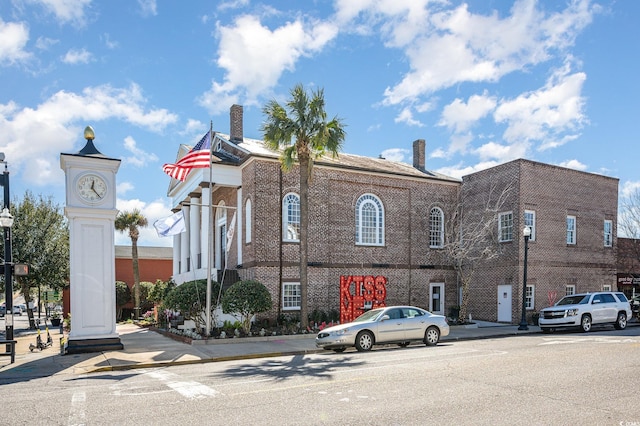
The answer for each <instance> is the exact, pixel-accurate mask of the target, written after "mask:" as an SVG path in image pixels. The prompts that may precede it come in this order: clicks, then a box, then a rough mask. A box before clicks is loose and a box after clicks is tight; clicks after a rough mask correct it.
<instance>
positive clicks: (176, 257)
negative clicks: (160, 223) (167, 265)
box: [173, 234, 182, 276]
mask: <svg viewBox="0 0 640 426" xmlns="http://www.w3.org/2000/svg"><path fill="white" fill-rule="evenodd" d="M181 235H182V234H177V235H174V236H173V275H174V276H176V275H178V274H179V273H180V267H179V265H180V239H181V238H182V237H181Z"/></svg>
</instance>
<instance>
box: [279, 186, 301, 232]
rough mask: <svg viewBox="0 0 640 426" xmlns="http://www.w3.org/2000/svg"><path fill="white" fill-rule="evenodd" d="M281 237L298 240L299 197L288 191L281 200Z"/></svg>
mask: <svg viewBox="0 0 640 426" xmlns="http://www.w3.org/2000/svg"><path fill="white" fill-rule="evenodd" d="M282 234H283V235H282V238H283V240H284V241H300V197H299V196H298V194H294V193H289V194H287V195H285V196H284V198H283V200H282Z"/></svg>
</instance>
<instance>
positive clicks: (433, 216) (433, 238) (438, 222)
mask: <svg viewBox="0 0 640 426" xmlns="http://www.w3.org/2000/svg"><path fill="white" fill-rule="evenodd" d="M443 245H444V213H442V210H441V209H440V208H438V207H434V208H432V209H431V211H430V212H429V247H431V248H442V246H443Z"/></svg>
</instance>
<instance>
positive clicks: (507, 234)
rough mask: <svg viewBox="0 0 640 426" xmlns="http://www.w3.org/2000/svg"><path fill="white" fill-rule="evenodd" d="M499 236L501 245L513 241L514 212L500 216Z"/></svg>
mask: <svg viewBox="0 0 640 426" xmlns="http://www.w3.org/2000/svg"><path fill="white" fill-rule="evenodd" d="M498 236H499V238H500V242H501V243H504V242H505V241H513V212H504V213H500V214H499V215H498Z"/></svg>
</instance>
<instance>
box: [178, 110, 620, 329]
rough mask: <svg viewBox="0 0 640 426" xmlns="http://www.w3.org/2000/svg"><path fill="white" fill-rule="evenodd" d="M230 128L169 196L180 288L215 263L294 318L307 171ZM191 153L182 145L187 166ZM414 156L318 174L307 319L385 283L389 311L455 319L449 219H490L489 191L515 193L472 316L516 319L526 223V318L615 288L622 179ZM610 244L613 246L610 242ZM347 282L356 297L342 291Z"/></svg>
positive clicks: (348, 162)
mask: <svg viewBox="0 0 640 426" xmlns="http://www.w3.org/2000/svg"><path fill="white" fill-rule="evenodd" d="M230 129H231V134H230V135H224V134H220V133H216V134H215V137H214V138H213V143H212V167H211V168H210V169H209V168H206V169H194V170H192V171H191V172H190V173H189V175H188V176H187V178H186V180H185V181H184V182H180V181H177V180H174V179H172V180H171V182H170V184H169V190H168V195H169V196H170V197H171V198H172V199H173V204H174V206H175V210H176V211H177V210H182V211H183V213H184V217H185V221H186V228H187V232H183V233H181V234H178V235H176V236H174V244H173V277H174V280H175V281H176V283H178V284H180V283H182V282H185V281H190V280H193V279H204V278H206V274H207V269H206V266H207V261H206V259H208V258H211V263H212V265H213V267H214V271H215V272H214V279H216V280H217V281H222V280H223V274H222V272H223V271H224V277H225V278H224V280H225V281H226V282H227V281H228V282H227V283H226V284H230V283H233V282H235V281H237V280H238V279H256V280H258V281H260V282H262V283H263V284H264V285H265V286H267V288H268V289H269V290H270V292H271V294H272V299H273V301H274V310H273V312H272V314H279V313H282V312H288V311H291V312H298V311H299V282H298V280H299V277H298V276H299V268H298V250H299V242H298V226H299V197H298V174H297V171H296V170H295V169H294V170H293V171H291V172H289V173H283V172H282V171H281V169H280V164H279V160H278V158H279V156H278V153H274V152H271V151H269V150H268V149H266V147H265V146H264V144H263V143H262V141H258V140H253V139H248V138H244V137H243V135H242V107H241V106H238V105H234V106H232V108H231V125H230ZM189 149H190V147H188V146H184V145H183V146H180V148H179V151H178V155H177V157H178V158H180V157H182V156H183V155H185V154H186V153H187V152H188V150H189ZM413 150H414V155H413V158H414V164H413V165H409V164H405V163H400V162H394V161H389V160H385V159H383V158H368V157H361V156H356V155H350V154H342V153H341V154H340V156H339V157H338V158H337V159H331V158H322V159H321V160H319V161H316V162H315V163H314V169H313V180H312V183H311V187H310V194H309V202H310V205H309V258H308V266H309V267H308V276H309V278H308V282H309V287H308V291H309V293H308V301H309V312H311V311H313V310H314V309H321V310H324V311H328V310H332V309H334V310H338V309H340V307H341V305H342V304H343V303H344V299H345V297H346V298H350V297H353V296H356V299H353V300H351V301H352V302H353V301H354V300H355V302H357V303H361V302H363V300H361V299H358V298H357V296H358V293H359V291H360V289H361V288H368V289H369V290H370V289H371V288H373V287H374V285H373V284H372V283H375V285H380V286H381V288H382V290H381V292H382V294H383V297H384V302H385V303H386V304H412V305H417V306H421V307H424V308H426V309H428V310H430V311H433V312H438V313H442V314H448V312H449V311H448V310H449V308H451V307H454V306H456V305H458V304H459V303H460V295H459V292H460V289H459V287H460V285H459V283H458V281H457V274H456V273H455V271H454V269H453V267H452V265H451V262H450V260H448V259H447V257H446V256H445V250H443V249H442V248H443V244H444V242H445V235H446V234H450V233H451V231H452V229H446V226H448V225H447V223H448V219H449V217H450V216H452V215H453V213H452V212H453V211H454V210H456V209H463V210H465V211H473V210H474V209H476V210H478V211H479V210H481V209H483V208H484V207H485V206H484V205H483V202H484V200H483V196H484V195H486V194H490V193H492V192H491V191H490V189H491V188H492V187H496V188H507V187H508V188H510V191H509V192H508V196H507V197H506V199H505V200H504V202H503V203H502V204H501V209H502V210H501V211H500V212H499V214H497V215H495V216H497V217H494V221H495V223H496V226H495V233H492V236H491V238H489V240H488V241H487V244H490V243H491V241H490V240H495V239H496V238H497V239H498V241H497V244H498V247H499V250H500V255H499V256H498V257H497V258H494V259H492V260H491V261H488V262H484V263H481V264H478V265H475V266H474V267H475V268H477V270H475V273H474V281H473V283H472V292H471V296H472V297H471V299H470V300H471V302H470V313H472V314H473V317H474V318H477V319H485V320H492V321H496V320H498V321H504V322H517V321H518V319H519V317H520V312H521V309H520V306H521V300H522V298H521V297H520V296H518V295H521V294H522V272H523V252H524V248H523V247H524V243H523V242H524V240H523V238H522V234H521V230H522V228H523V227H524V221H525V217H526V220H527V224H528V225H529V226H531V227H532V230H533V235H532V238H531V241H530V243H529V259H530V260H529V262H528V266H529V277H530V278H529V279H528V281H527V284H528V291H529V294H528V308H529V309H531V310H533V309H534V308H535V309H539V308H541V307H543V306H546V304H547V300H548V295H550V294H552V292H556V294H557V295H562V294H564V293H565V292H567V291H587V290H596V289H601V288H606V286H612V285H615V271H616V265H615V252H614V250H613V248H614V247H615V243H616V238H615V219H616V215H617V185H618V180H617V179H613V178H608V177H605V176H600V175H594V174H589V173H584V172H578V171H575V170H570V169H565V168H562V167H556V166H550V165H546V164H540V163H535V162H532V161H527V160H516V161H512V162H509V163H506V164H503V165H501V166H497V167H493V168H491V169H488V170H484V171H482V172H478V173H474V174H472V175H469V176H465V177H464V178H463V179H462V180H458V179H455V178H451V177H448V176H444V175H441V174H438V173H435V172H431V171H429V170H428V169H426V167H425V166H426V165H425V142H424V140H417V141H415V142H413ZM485 198H486V197H485ZM209 211H212V212H213V214H212V216H209ZM234 216H235V218H236V220H237V222H235V223H236V224H237V226H235V229H234V233H233V235H230V233H229V232H228V228H230V227H231V226H232V220H233V219H232V218H233V217H234ZM568 224H571V228H570V232H569V231H568V229H567V226H568ZM607 227H608V228H607ZM606 229H608V231H607V232H608V233H606V235H605V230H606ZM454 231H455V230H454ZM569 234H571V238H572V240H571V241H569V242H568V238H569ZM228 237H230V238H231V240H230V242H229V244H228V242H227V238H228ZM606 238H609V243H610V244H609V245H607V244H603V241H604V239H606ZM208 253H211V256H209V255H208ZM341 280H342V281H341ZM341 282H343V283H344V284H346V285H347V287H348V289H349V290H348V294H347V293H344V292H341ZM369 284H371V286H369V287H367V285H369ZM376 288H378V287H376ZM505 295H506V296H508V299H509V300H505ZM369 299H371V297H369ZM376 300H378V299H377V298H375V300H374V303H375V301H376ZM369 302H371V300H369ZM364 306H367V304H366V303H365V304H364Z"/></svg>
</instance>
